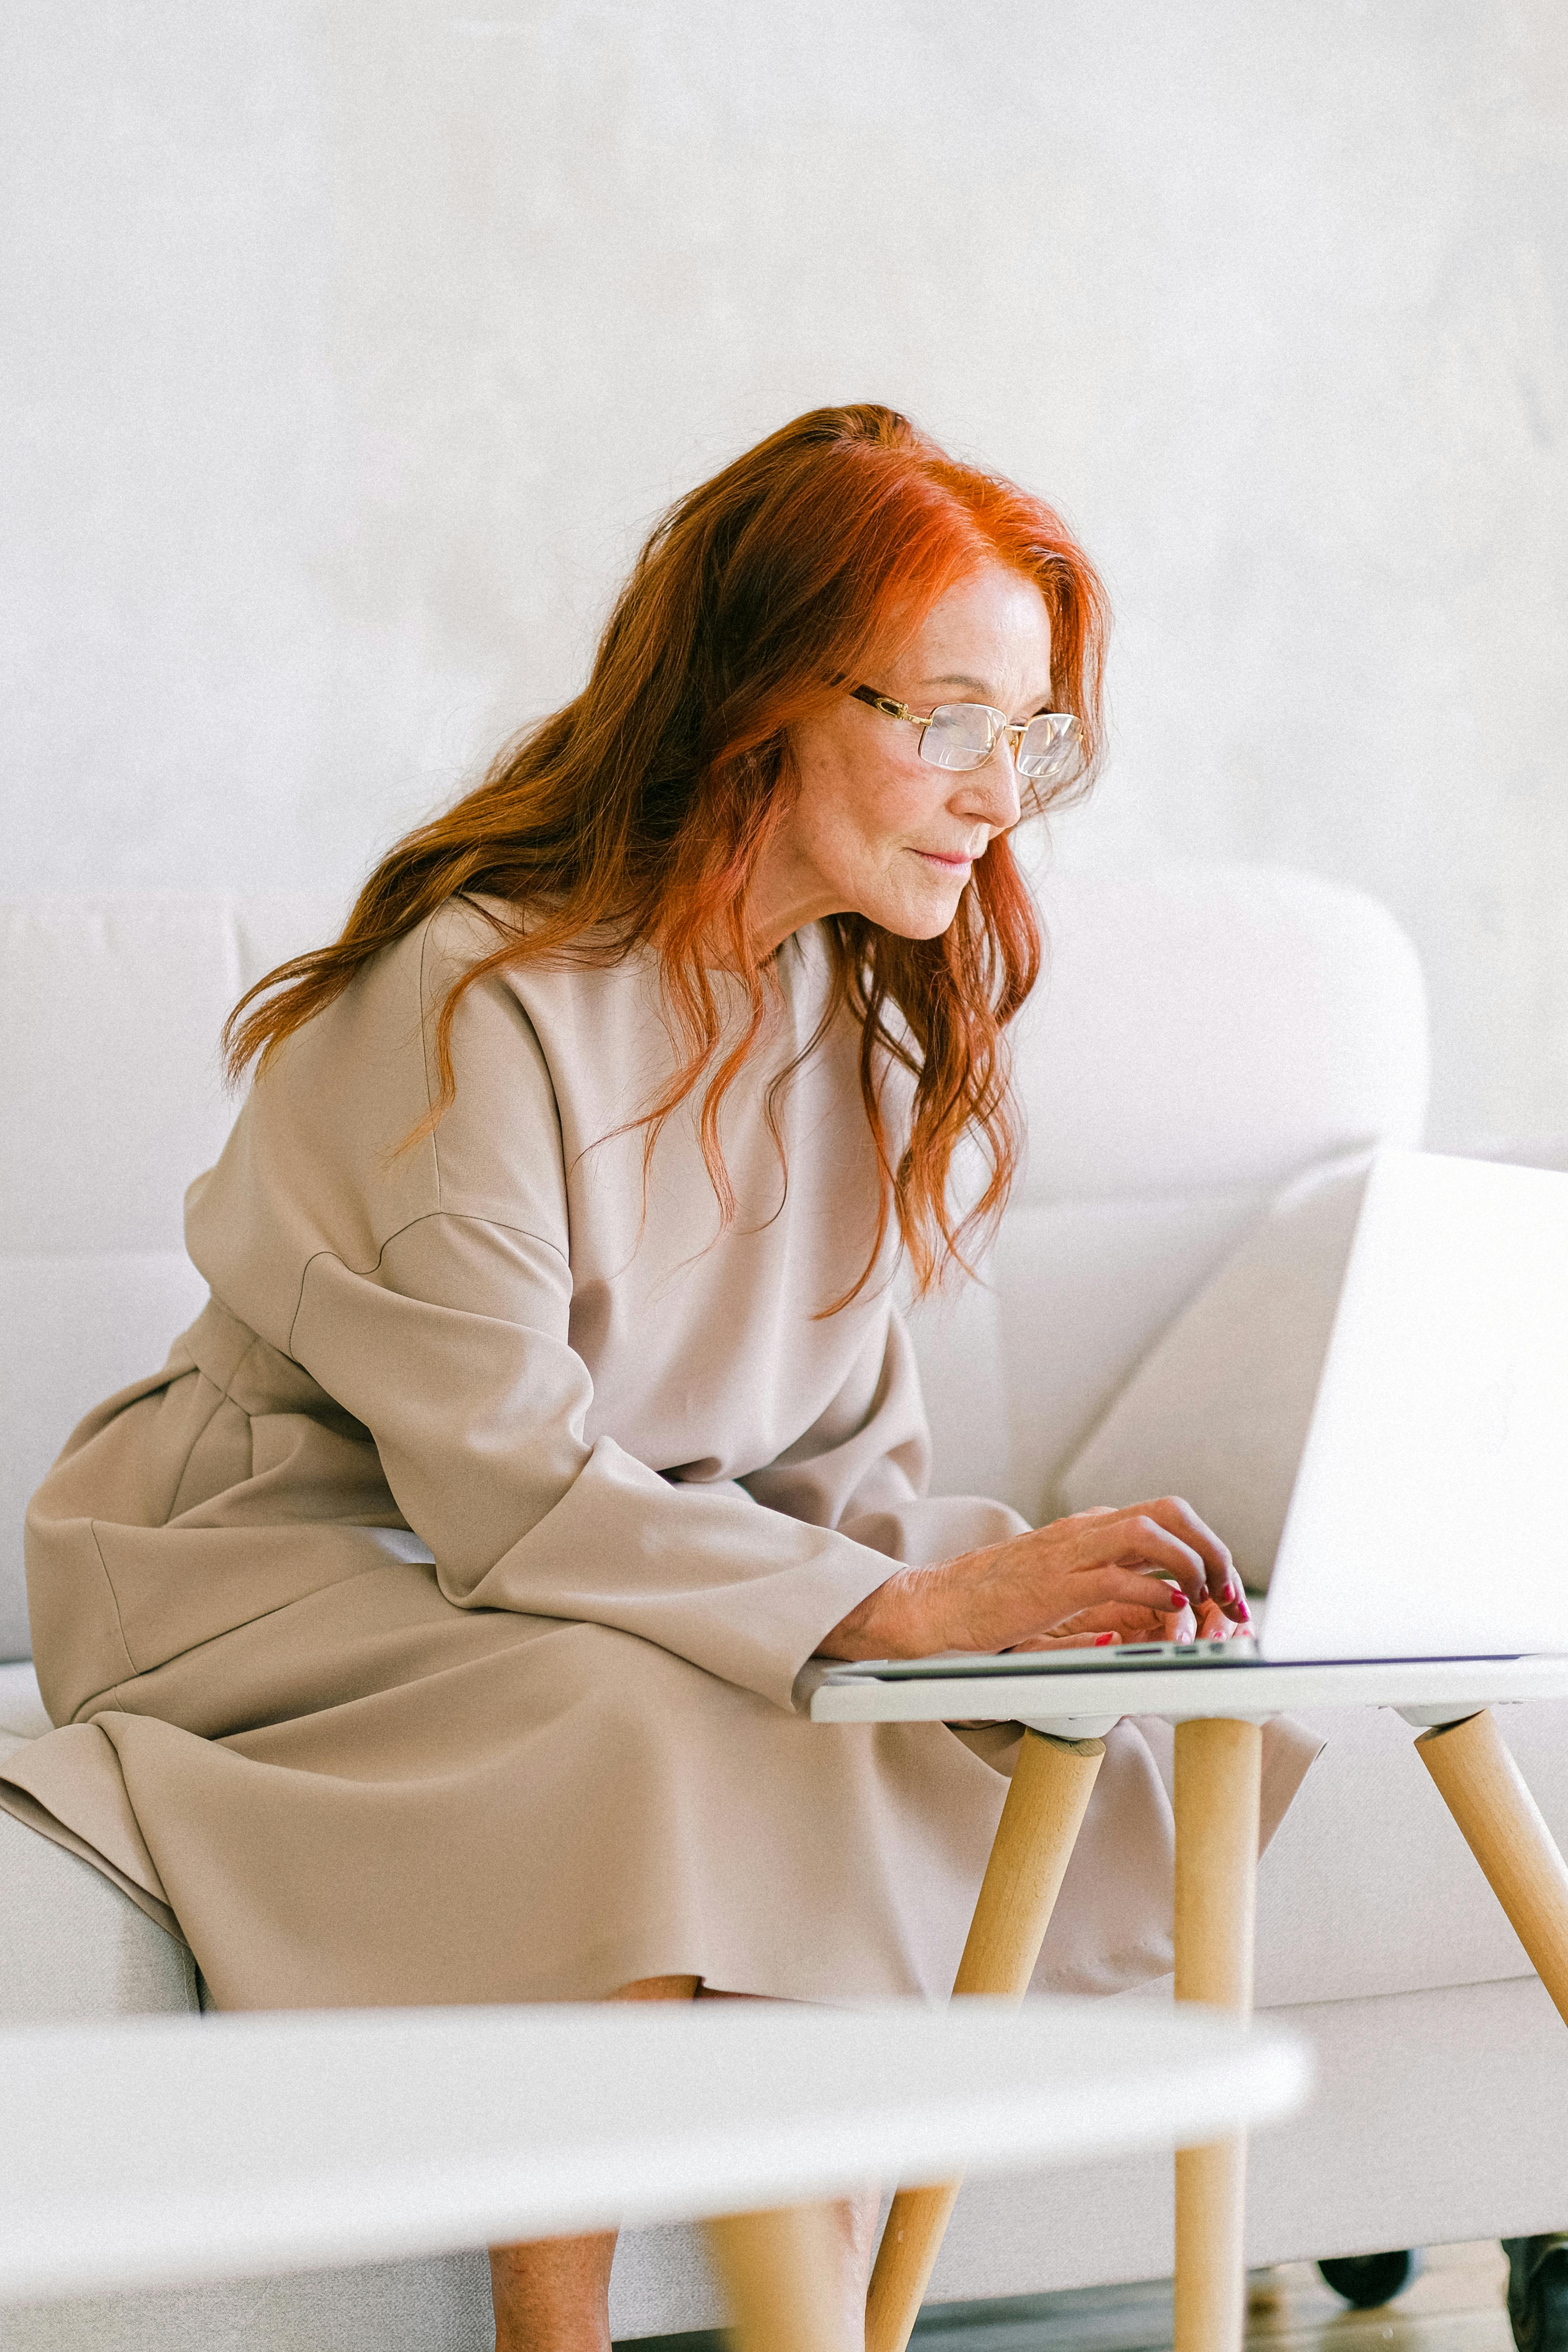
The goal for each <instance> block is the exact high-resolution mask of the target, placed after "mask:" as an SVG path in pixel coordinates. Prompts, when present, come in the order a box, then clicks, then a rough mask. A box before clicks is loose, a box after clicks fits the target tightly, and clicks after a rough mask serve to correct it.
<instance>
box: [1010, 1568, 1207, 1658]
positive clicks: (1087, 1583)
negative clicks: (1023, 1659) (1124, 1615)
mask: <svg viewBox="0 0 1568 2352" xmlns="http://www.w3.org/2000/svg"><path fill="white" fill-rule="evenodd" d="M1072 1586H1073V1598H1074V1600H1075V1601H1077V1603H1078V1607H1077V1608H1076V1609H1075V1610H1074V1612H1073V1618H1077V1617H1078V1616H1079V1614H1080V1612H1082V1611H1085V1610H1089V1609H1099V1608H1102V1607H1104V1606H1106V1605H1107V1604H1108V1603H1112V1602H1120V1603H1121V1604H1122V1605H1123V1606H1124V1607H1127V1608H1131V1609H1137V1610H1139V1611H1141V1612H1150V1611H1152V1612H1153V1615H1154V1620H1155V1622H1156V1623H1157V1624H1160V1625H1164V1624H1168V1623H1169V1622H1171V1621H1172V1620H1173V1619H1176V1620H1180V1619H1182V1618H1185V1620H1186V1622H1187V1624H1188V1626H1189V1627H1190V1626H1191V1625H1192V1623H1193V1622H1194V1617H1193V1612H1192V1610H1191V1608H1190V1606H1189V1604H1188V1601H1187V1596H1186V1594H1185V1592H1184V1591H1183V1590H1182V1588H1181V1586H1180V1585H1179V1584H1165V1585H1163V1586H1162V1584H1159V1583H1156V1582H1155V1581H1154V1580H1153V1579H1152V1578H1151V1577H1149V1576H1146V1575H1144V1574H1143V1572H1142V1570H1140V1569H1135V1568H1126V1567H1123V1566H1121V1565H1120V1564H1118V1563H1115V1562H1110V1561H1108V1562H1107V1563H1106V1564H1105V1565H1104V1566H1103V1567H1100V1568H1084V1569H1080V1570H1079V1572H1078V1573H1077V1575H1076V1576H1074V1578H1073V1580H1072ZM1071 1622H1073V1620H1072V1619H1069V1618H1068V1616H1066V1615H1065V1614H1064V1615H1062V1616H1059V1617H1054V1618H1052V1619H1051V1620H1049V1621H1048V1622H1047V1623H1046V1624H1044V1625H1042V1626H1041V1627H1040V1629H1039V1630H1040V1631H1041V1633H1060V1632H1061V1630H1062V1628H1063V1626H1064V1625H1067V1624H1069V1623H1071ZM1154 1638H1155V1639H1156V1640H1158V1641H1171V1640H1174V1639H1178V1638H1179V1636H1176V1635H1173V1634H1169V1633H1159V1634H1156V1635H1155V1637H1154Z"/></svg>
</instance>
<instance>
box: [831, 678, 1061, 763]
mask: <svg viewBox="0 0 1568 2352" xmlns="http://www.w3.org/2000/svg"><path fill="white" fill-rule="evenodd" d="M849 691H850V693H851V694H852V695H853V696H854V698H855V699H856V701H857V702H864V703H866V704H867V705H868V707H869V709H872V710H879V711H880V712H881V713H882V716H883V717H884V719H907V720H908V721H909V723H910V726H911V727H918V728H919V729H920V730H921V732H920V740H919V741H918V742H917V744H916V746H915V749H916V751H918V752H919V753H920V755H921V759H922V760H924V761H927V762H928V764H929V765H930V766H931V767H933V768H955V769H964V768H983V767H984V765H985V762H986V761H987V760H988V759H989V758H990V757H991V754H992V752H993V751H994V750H995V749H996V746H997V744H998V743H999V742H1000V741H1001V740H1002V738H1003V736H1004V735H1005V737H1006V738H1007V741H1008V744H1009V746H1010V747H1011V750H1012V753H1013V764H1014V766H1015V767H1016V769H1017V771H1018V773H1019V774H1020V776H1026V777H1027V778H1028V780H1029V782H1031V783H1056V782H1059V781H1060V780H1061V779H1062V778H1063V777H1064V776H1067V775H1069V774H1070V773H1071V772H1072V770H1073V768H1074V766H1075V764H1076V762H1077V759H1078V745H1079V732H1078V720H1077V719H1075V718H1074V716H1073V714H1072V712H1071V711H1070V710H1042V711H1040V712H1038V713H1037V716H1036V717H1035V718H1033V719H1026V720H1024V721H1023V722H1022V723H1020V722H1018V721H1016V720H1014V719H1009V718H1008V716H1007V714H1006V712H1005V710H996V709H993V707H992V705H991V704H990V703H989V702H939V703H938V704H937V706H936V709H934V710H928V711H923V712H922V711H919V710H911V709H910V708H909V706H908V704H907V703H903V702H895V701H894V700H893V698H892V696H891V695H889V694H879V693H878V692H877V689H876V688H875V687H873V686H852V687H851V688H849Z"/></svg>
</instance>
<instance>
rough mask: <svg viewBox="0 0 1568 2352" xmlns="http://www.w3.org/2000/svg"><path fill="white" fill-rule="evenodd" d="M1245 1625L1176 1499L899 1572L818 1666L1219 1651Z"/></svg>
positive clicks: (832, 1640)
mask: <svg viewBox="0 0 1568 2352" xmlns="http://www.w3.org/2000/svg"><path fill="white" fill-rule="evenodd" d="M1250 1624H1251V1619H1250V1616H1249V1614H1248V1612H1247V1599H1246V1595H1245V1594H1244V1593H1243V1591H1242V1589H1241V1580H1240V1578H1239V1577H1238V1576H1237V1573H1236V1570H1235V1569H1234V1567H1233V1566H1232V1564H1231V1557H1230V1554H1229V1552H1228V1551H1227V1550H1226V1548H1225V1546H1224V1544H1222V1543H1221V1541H1220V1539H1219V1538H1218V1537H1217V1536H1216V1535H1215V1533H1214V1531H1213V1529H1212V1528H1207V1527H1205V1524H1204V1522H1203V1520H1202V1519H1200V1518H1199V1517H1198V1515H1197V1513H1196V1512H1195V1511H1194V1509H1193V1508H1192V1507H1191V1505H1190V1504H1187V1503H1184V1502H1183V1501H1182V1499H1181V1497H1180V1496H1177V1495H1166V1496H1162V1497H1161V1499H1160V1500H1159V1501H1157V1502H1152V1503H1134V1504H1131V1505H1130V1506H1129V1507H1127V1508H1126V1509H1124V1510H1111V1509H1109V1508H1106V1507H1100V1508H1099V1509H1096V1510H1092V1511H1078V1512H1075V1513H1074V1515H1073V1516H1072V1517H1071V1518H1067V1519H1054V1520H1053V1521H1052V1522H1051V1524H1050V1526H1049V1527H1045V1528H1036V1529H1035V1530H1033V1531H1032V1532H1031V1533H1030V1534H1028V1535H1022V1536H1016V1537H1015V1538H1013V1540H1012V1541H1011V1542H1010V1543H1004V1544H990V1545H987V1546H986V1548H985V1549H984V1550H983V1551H970V1552H964V1553H963V1554H962V1555H961V1556H960V1558H959V1559H950V1560H944V1561H943V1562H942V1565H941V1566H940V1567H939V1568H905V1569H900V1570H897V1571H896V1572H895V1573H894V1574H893V1575H892V1576H889V1578H888V1580H887V1581H886V1583H884V1584H879V1586H878V1587H877V1589H876V1591H874V1592H868V1594H867V1596H866V1598H865V1600H864V1601H861V1602H860V1603H859V1605H858V1607H857V1608H854V1609H852V1610H851V1611H850V1612H849V1614H848V1615H847V1617H846V1618H844V1619H843V1620H842V1621H841V1622H840V1623H838V1624H837V1625H836V1626H835V1627H834V1629H833V1631H832V1633H829V1634H828V1636H827V1638H826V1641H825V1642H823V1643H822V1644H821V1647H820V1648H819V1650H818V1652H817V1655H818V1656H819V1657H826V1658H846V1659H856V1658H923V1657H930V1656H931V1655H932V1654H934V1653H935V1652H937V1651H939V1650H1055V1649H1069V1648H1083V1647H1085V1646H1086V1645H1100V1644H1103V1643H1111V1642H1128V1641H1131V1642H1170V1641H1184V1640H1185V1641H1192V1640H1194V1639H1195V1640H1198V1641H1205V1642H1207V1641H1224V1640H1226V1639H1228V1638H1229V1636H1230V1635H1231V1634H1233V1633H1241V1632H1245V1631H1247V1629H1248V1628H1249V1627H1250Z"/></svg>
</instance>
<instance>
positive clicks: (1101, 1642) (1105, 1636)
mask: <svg viewBox="0 0 1568 2352" xmlns="http://www.w3.org/2000/svg"><path fill="white" fill-rule="evenodd" d="M1115 1639H1116V1636H1115V1634H1114V1633H1097V1634H1096V1635H1095V1637H1094V1646H1095V1648H1096V1649H1097V1650H1103V1649H1104V1647H1105V1645H1106V1643H1108V1642H1114V1641H1115Z"/></svg>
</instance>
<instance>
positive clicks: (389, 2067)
mask: <svg viewBox="0 0 1568 2352" xmlns="http://www.w3.org/2000/svg"><path fill="white" fill-rule="evenodd" d="M1308 2078H1309V2060H1308V2058H1307V2055H1306V2053H1305V2051H1304V2050H1303V2048H1302V2046H1301V2045H1300V2043H1299V2042H1296V2041H1294V2040H1293V2039H1292V2038H1291V2037H1289V2035H1286V2034H1282V2033H1279V2032H1264V2031H1262V2030H1258V2029H1252V2030H1248V2029H1247V2028H1244V2027H1243V2026H1240V2025H1238V2024H1237V2023H1235V2022H1234V2021H1231V2020H1228V2019H1226V2018H1222V2017H1216V2016H1213V2015H1207V2014H1199V2013H1192V2014H1186V2015H1183V2014H1173V2013H1171V2012H1169V2011H1158V2010H1154V2011H1146V2012H1139V2011H1135V2010H1128V2009H1126V2008H1124V2007H1121V2006H1120V2005H1119V2006H1118V2007H1117V2009H1116V2010H1114V2011H1112V2010H1110V2008H1108V2007H1107V2006H1106V2005H1105V2004H1103V2003H1100V2002H1098V2001H1090V2000H1042V2001H1038V2002H1031V2003H1030V2005H1029V2007H1028V2009H1027V2010H1026V2011H1024V2012H1022V2013H1020V2012H1019V2011H1017V2010H1016V2009H1015V2008H1013V2007H1012V2005H1011V2004H1006V2003H1003V2002H999V2001H977V2002H966V2003H964V2004H963V2005H962V2006H961V2007H959V2008H957V2009H951V2010H941V2011H931V2010H930V2009H927V2008H924V2007H922V2006H921V2005H920V2004H917V2003H914V2002H900V2003H883V2004H880V2005H879V2006H877V2007H874V2008H868V2009H863V2010H855V2011H829V2010H815V2009H797V2008H793V2007H786V2006H784V2005H782V2004H781V2005H779V2006H778V2007H767V2006H763V2005H760V2004H752V2003H745V2004H742V2003H738V2002H737V2003H732V2004H731V2003H723V2002H718V2001H711V2002H696V2003H692V2004H689V2005H688V2004H680V2005H676V2004H673V2003H670V2004H663V2003H660V2004H645V2003H637V2004H635V2005H634V2004H627V2005H625V2006H616V2005H612V2004H599V2005H595V2006H594V2007H574V2006H565V2005H562V2006H552V2007H548V2008H531V2009H501V2008H497V2009H465V2010H403V2011H368V2012H367V2011H358V2012H341V2011H340V2012H331V2011H327V2012H318V2013H312V2014H310V2015H309V2016H301V2015H295V2014H289V2015H268V2016H229V2017H208V2018H204V2019H199V2020H198V2019H189V2020H187V2019H161V2018H160V2019H148V2020H146V2021H139V2020H128V2021H121V2022H116V2023H114V2024H112V2025H107V2026H96V2025H95V2026H86V2027H82V2026H29V2027H20V2028H13V2029H11V2030H9V2031H7V2032H4V2033H0V2085H3V2086H4V2087H3V2091H0V2117H3V2128H0V2302H17V2301H22V2300H27V2299H37V2298H48V2297H54V2296H66V2295H74V2294H89V2293H96V2292H100V2291H103V2290H106V2289H110V2288H132V2287H153V2286H157V2285H170V2284H185V2283H194V2282H196V2281H201V2280H210V2279H218V2278H231V2277H246V2276H254V2275H258V2274H261V2273H267V2272H270V2271H283V2270H301V2269H309V2268H312V2267H318V2266H325V2265H328V2264H331V2263H351V2262H371V2261H375V2260H378V2259H386V2258H388V2257H398V2256H413V2255H417V2254H425V2253H433V2252H444V2251H447V2250H450V2249H454V2248H458V2247H468V2246H475V2245H479V2244H483V2243H487V2242H489V2243H495V2242H510V2241H515V2240H518V2239H525V2238H530V2237H540V2236H550V2235H554V2234H559V2233H563V2232H570V2231H580V2230H593V2229H601V2228H605V2227H607V2226H612V2225H614V2224H616V2223H617V2222H623V2221H625V2222H636V2221H685V2220H690V2219H694V2218H699V2217H702V2218H710V2217H719V2216H726V2215H735V2214H738V2213H745V2212H749V2211H752V2210H755V2209H778V2208H793V2209H799V2208H802V2207H809V2206H810V2205H813V2204H816V2203H818V2202H819V2201H821V2200H826V2199H829V2198H832V2197H835V2196H838V2195H841V2194H843V2193H845V2192H846V2191H848V2190H852V2189H858V2188H860V2187H862V2186H865V2185H867V2184H869V2183H874V2182H877V2181H879V2180H880V2179H884V2178H888V2177H893V2176H896V2175H898V2174H900V2173H904V2174H908V2173H910V2172H911V2171H912V2172H913V2173H914V2174H915V2175H916V2176H917V2177H924V2176H928V2175H930V2174H931V2173H935V2174H938V2175H943V2174H945V2173H947V2172H948V2171H951V2170H952V2169H954V2168H958V2169H967V2170H970V2171H976V2170H978V2171H1000V2170H1004V2169H1007V2168H1016V2167H1037V2166H1048V2165H1052V2164H1066V2163H1072V2162H1077V2161H1079V2160H1081V2159H1086V2158H1090V2157H1100V2156H1109V2155H1112V2154H1120V2153H1121V2152H1123V2151H1129V2150H1133V2149H1138V2148H1148V2147H1173V2146H1174V2145H1176V2144H1177V2143H1178V2142H1180V2141H1185V2140H1193V2139H1205V2138H1209V2137H1213V2136H1214V2135H1215V2133H1217V2132H1229V2131H1234V2130H1237V2129H1238V2128H1241V2127H1245V2126H1248V2125H1256V2124H1261V2123H1267V2122H1269V2121H1271V2120H1272V2119H1273V2118H1275V2117H1276V2116H1284V2115H1286V2114H1288V2113H1289V2111H1290V2110H1291V2109H1292V2108H1294V2107H1295V2106H1297V2105H1300V2101H1301V2100H1302V2098H1303V2097H1304V2095H1305V2093H1306V2090H1307V2087H1308ZM776 2218H777V2219H778V2220H779V2221H787V2220H788V2219H789V2216H788V2215H787V2214H779V2215H777V2216H776ZM724 2226H726V2227H730V2226H732V2225H730V2224H725V2225H724ZM718 2251H719V2252H720V2257H721V2263H722V2264H723V2266H724V2267H725V2268H726V2269H727V2271H728V2273H729V2275H730V2280H731V2289H732V2291H733V2292H734V2294H735V2295H736V2299H737V2303H738V2305H739V2306H741V2307H740V2308H738V2310H737V2318H738V2319H739V2320H740V2322H741V2327H742V2340H743V2341H752V2342H758V2343H761V2342H763V2341H764V2340H771V2338H770V2337H768V2336H766V2335H765V2333H757V2332H755V2327H753V2333H752V2336H750V2337H748V2336H747V2335H746V2327H747V2323H748V2321H749V2320H750V2321H752V2322H753V2323H755V2322H756V2317H757V2315H756V2312H755V2310H752V2311H751V2312H748V2311H747V2310H746V2309H745V2308H744V2305H745V2303H746V2297H747V2294H748V2278H749V2276H751V2275H752V2274H751V2273H748V2271H747V2266H746V2263H745V2261H744V2260H742V2262H741V2263H740V2264H739V2270H737V2264H736V2262H735V2261H734V2260H733V2259H731V2260H730V2261H728V2262H726V2261H725V2257H724V2249H723V2245H722V2242H721V2243H720V2245H719V2249H718ZM743 2253H744V2248H742V2254H743ZM779 2292H783V2290H780V2289H779V2288H778V2281H777V2277H776V2275H775V2276H773V2278H772V2279H771V2281H770V2283H769V2309H768V2313H767V2314H766V2324H767V2326H772V2327H774V2328H775V2329H776V2326H777V2325H778V2322H779V2319H780V2314H779V2311H778V2309H777V2294H778V2293H779ZM780 2340H786V2339H784V2338H783V2337H781V2338H780ZM799 2340H800V2341H801V2343H802V2345H803V2346H805V2345H807V2344H810V2345H813V2346H815V2345H816V2344H817V2343H824V2344H826V2343H828V2342H829V2341H830V2340H832V2341H833V2342H834V2347H835V2352H837V2341H836V2339H830V2338H829V2337H828V2336H821V2335H811V2334H809V2332H807V2333H803V2334H802V2335H801V2336H800V2337H799Z"/></svg>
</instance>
